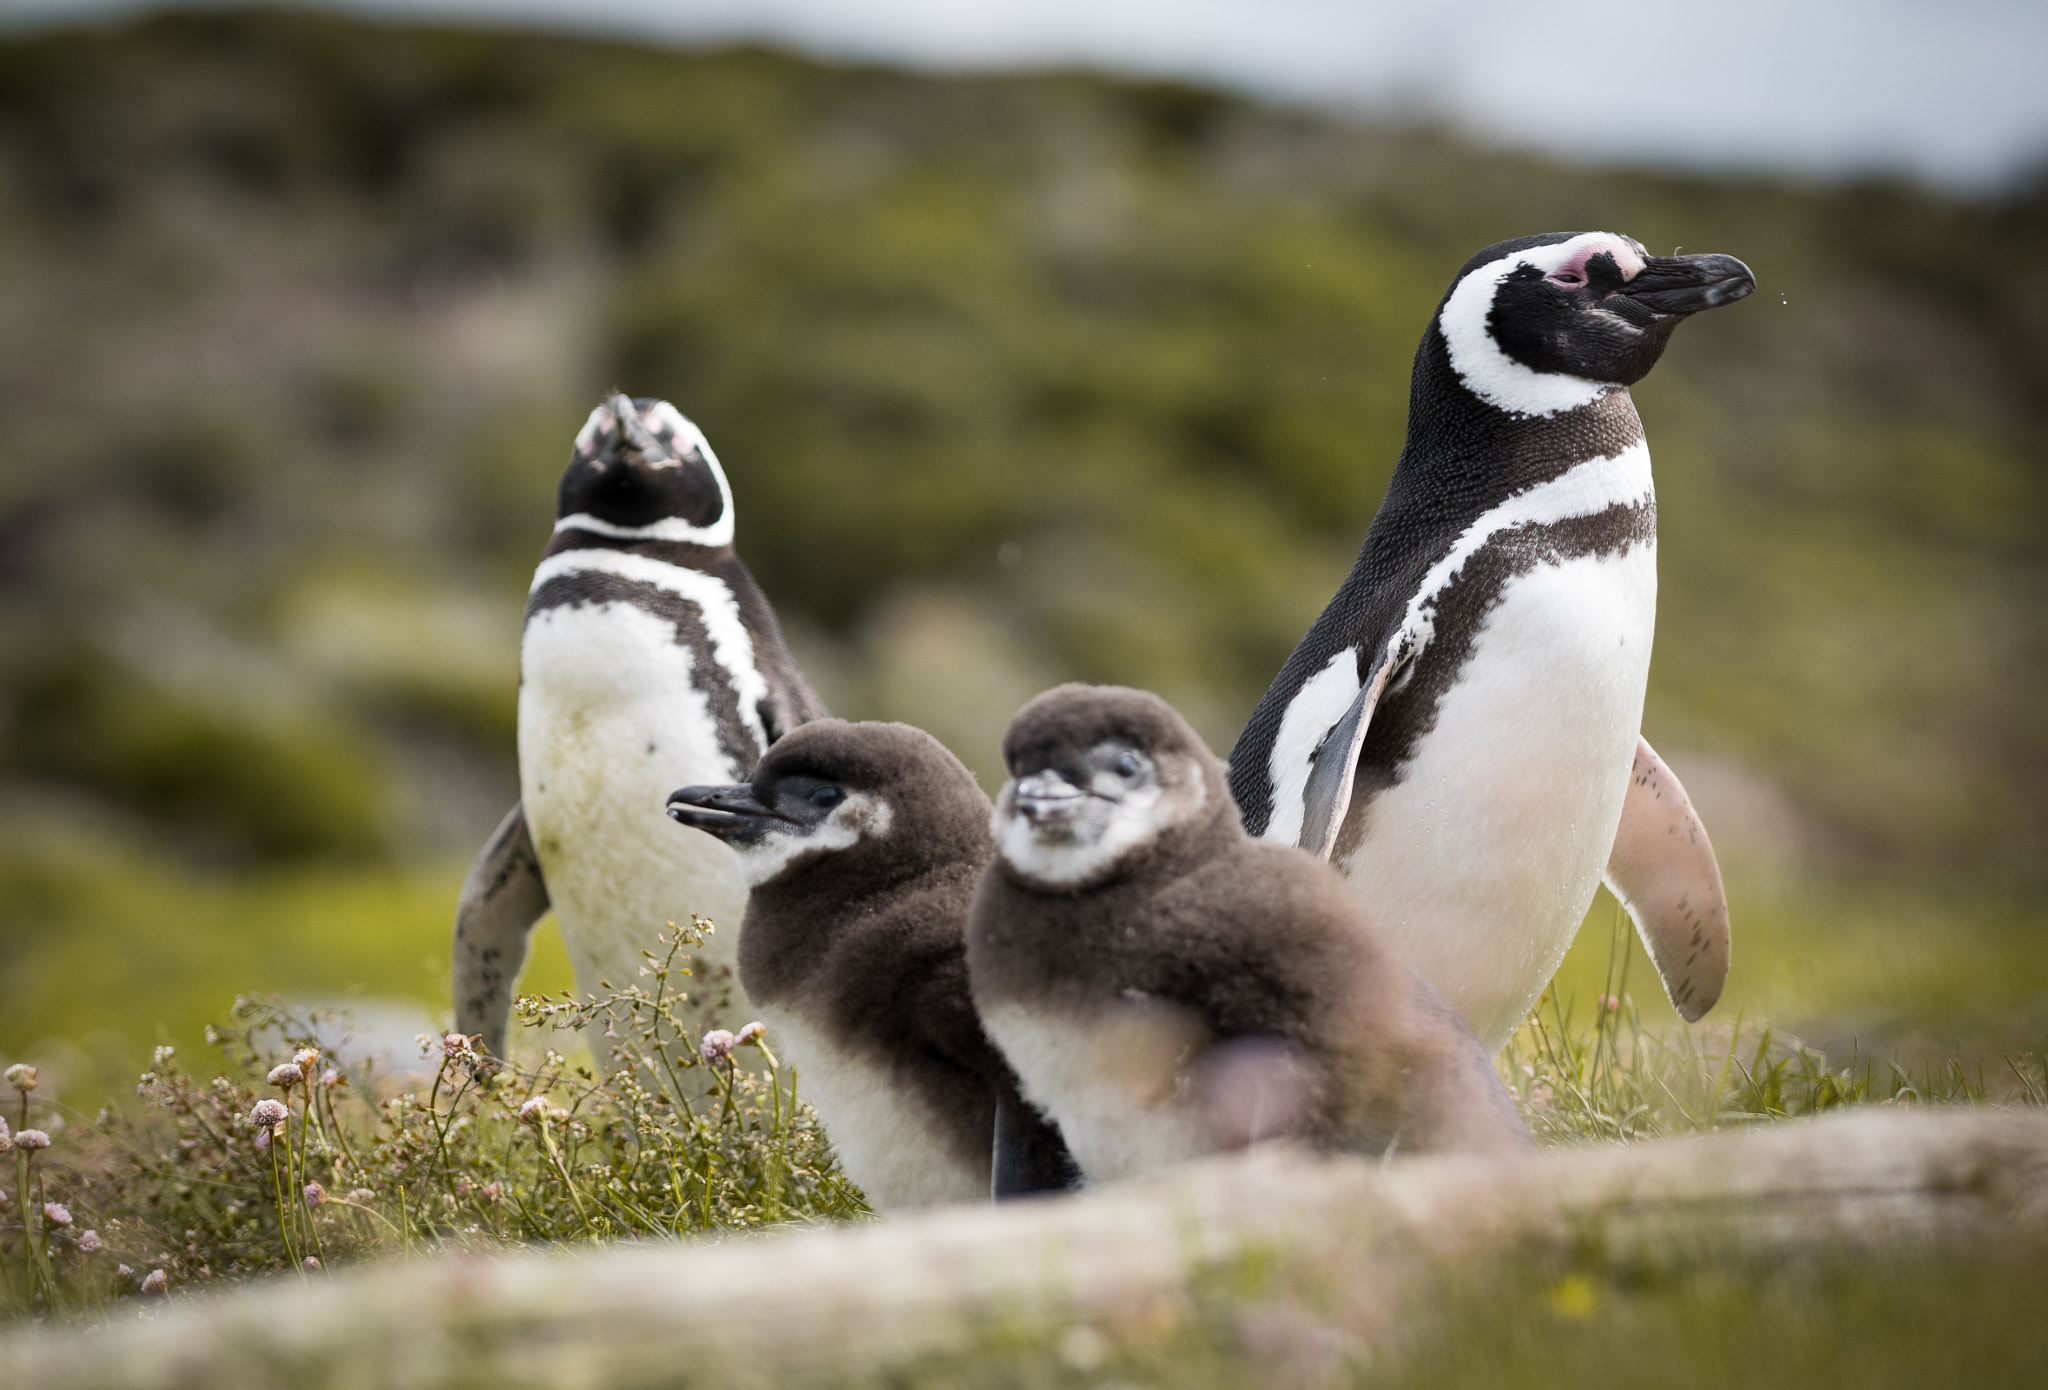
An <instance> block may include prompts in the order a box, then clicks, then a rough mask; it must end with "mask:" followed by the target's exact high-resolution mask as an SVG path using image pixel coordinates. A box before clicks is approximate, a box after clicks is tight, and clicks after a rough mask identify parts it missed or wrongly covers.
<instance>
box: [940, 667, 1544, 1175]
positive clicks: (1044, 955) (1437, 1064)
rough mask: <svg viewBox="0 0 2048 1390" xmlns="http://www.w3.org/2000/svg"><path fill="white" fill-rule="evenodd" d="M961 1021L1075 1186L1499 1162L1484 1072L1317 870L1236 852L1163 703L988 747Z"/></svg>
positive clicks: (1192, 741) (1502, 1130)
mask: <svg viewBox="0 0 2048 1390" xmlns="http://www.w3.org/2000/svg"><path fill="white" fill-rule="evenodd" d="M1003 760H1004V762H1005V763H1006V764H1007V765H1008V766H1009V769H1010V772H1011V774H1012V775H1011V780H1010V781H1009V783H1008V784H1007V785H1005V786H1004V787H1003V790H1002V794H1001V795H1000V796H999V797H998V798H997V800H996V812H995V817H994V822H995V838H996V845H997V850H998V854H999V858H998V859H997V861H996V862H995V863H994V864H993V865H991V866H990V867H989V869H988V871H987V872H986V873H985V874H983V875H982V880H981V888H980V891H979V892H978V893H977V894H976V896H975V900H974V908H973V911H972V913H971V914H970V915H969V917H968V927H967V966H968V971H969V974H970V976H971V977H972V980H973V985H974V1003H975V1007H976V1008H977V1009H979V1010H980V1012H981V1018H982V1022H983V1024H984V1025H985V1026H986V1028H987V1029H988V1033H989V1036H990V1037H992V1038H994V1039H995V1040H996V1043H997V1045H998V1046H1000V1047H1001V1048H1002V1050H1003V1055H1004V1056H1005V1057H1007V1058H1008V1059H1009V1062H1010V1065H1011V1066H1012V1067H1014V1068H1015V1069H1016V1072H1017V1075H1018V1077H1019V1078H1020V1079H1021V1080H1022V1082H1023V1087H1024V1094H1025V1096H1026V1097H1027V1098H1028V1099H1029V1100H1031V1101H1033V1102H1035V1103H1036V1104H1038V1105H1039V1106H1040V1107H1041V1108H1042V1109H1043V1110H1044V1111H1045V1113H1046V1114H1047V1115H1049V1116H1050V1117H1051V1118H1052V1119H1053V1120H1054V1121H1055V1122H1056V1123H1057V1124H1058V1125H1059V1127H1060V1130H1061V1132H1062V1134H1063V1135H1064V1136H1065V1138H1066V1143H1067V1145H1068V1147H1069V1148H1070V1149H1071V1150H1072V1151H1073V1154H1074V1157H1075V1158H1076V1159H1077V1160H1078V1161H1079V1162H1080V1165H1081V1169H1082V1171H1083V1172H1084V1173H1085V1174H1086V1175H1087V1176H1088V1178H1089V1179H1090V1180H1091V1181H1110V1180H1115V1179H1119V1178H1130V1177H1139V1176H1143V1175H1145V1174H1148V1173H1152V1172H1155V1171H1157V1170H1159V1169H1160V1168H1163V1167H1166V1166H1168V1165H1170V1164H1173V1163H1178V1162H1181V1161H1183V1160H1186V1159H1191V1158H1196V1157H1200V1156H1201V1155H1204V1154H1208V1153H1214V1152H1218V1151H1220V1150H1224V1149H1230V1148H1236V1147H1239V1146H1240V1145H1243V1144H1245V1143H1248V1142H1251V1141H1253V1140H1257V1139H1262V1138H1281V1137H1286V1138H1293V1139H1297V1140H1301V1141H1304V1142H1307V1143H1310V1144H1313V1145H1315V1146H1317V1147H1321V1148H1327V1149H1340V1150H1349V1151H1353V1152H1365V1153H1373V1154H1385V1153H1389V1152H1398V1153H1427V1152H1465V1153H1512V1152H1517V1151H1520V1150H1522V1149H1525V1148H1527V1147H1528V1145H1529V1136H1528V1131H1527V1130H1526V1129H1525V1128H1524V1127H1523V1125H1522V1122H1521V1119H1520V1118H1519V1117H1518V1116H1517V1115H1516V1114H1515V1109H1514V1105H1513V1103H1512V1102H1511V1101H1510V1100H1509V1098H1508V1095H1507V1091H1506V1089H1505V1088H1504V1087H1503V1086H1502V1085H1501V1081H1500V1077H1499V1076H1498V1075H1497V1074H1496V1073H1495V1071H1494V1069H1493V1066H1492V1063H1491V1062H1490V1061H1489V1060H1488V1059H1487V1056H1486V1054H1485V1053H1484V1052H1483V1051H1481V1049H1480V1047H1479V1044H1478V1043H1477V1041H1475V1040H1474V1038H1473V1036H1472V1033H1471V1031H1470V1030H1469V1029H1467V1028H1466V1027H1465V1024H1464V1022H1463V1020H1461V1019H1460V1018H1459V1017H1458V1015H1457V1013H1456V1012H1455V1011H1454V1010H1453V1009H1452V1008H1451V1007H1450V1006H1449V1005H1448V1004H1446V1003H1445V1002H1444V1001H1443V999H1442V997H1441V996H1439V995H1438V994H1437V992H1436V991H1435V990H1433V989H1431V988H1430V986H1429V985H1428V984H1427V983H1426V982H1425V981H1424V980H1423V979H1422V977H1421V976H1420V975H1419V974H1417V973H1416V971H1415V969H1414V968H1413V967H1412V966H1410V965H1408V964H1407V963H1406V962H1404V961H1403V960H1401V959H1400V957H1399V956H1397V955H1396V954H1395V953H1394V952H1393V951H1392V949H1391V948H1390V947H1389V946H1388V945H1387V944H1386V942H1385V941H1384V939H1383V938H1382V937H1381V935H1380V933H1379V932H1377V931H1376V930H1375V929H1374V927H1373V924H1372V921H1371V919H1370V916H1369V914H1368V913H1367V912H1366V910H1365V909H1364V908H1363V907H1362V906H1360V905H1359V903H1358V901H1357V900H1356V899H1355V898H1354V897H1353V896H1352V895H1351V893H1350V891H1349V890H1348V888H1347V887H1346V885H1345V883H1344V881H1343V879H1342V878H1341V877H1340V876H1339V875H1338V874H1337V873H1336V872H1335V871H1333V870H1332V869H1331V868H1330V866H1329V865H1328V864H1325V863H1323V862H1322V861H1320V860H1318V859H1315V858H1313V857H1312V856H1310V855H1307V854H1304V853H1302V852H1301V851H1300V850H1297V849H1293V848H1291V847H1287V846H1282V845H1275V844H1269V843H1262V842H1260V841H1258V840H1254V839H1252V838H1251V837H1250V836H1248V835H1246V834H1245V831H1244V827H1243V826H1242V824H1240V822H1239V820H1238V814H1237V808H1236V806H1234V805H1233V804H1232V803H1231V797H1230V792H1229V789H1228V784H1227V782H1226V779H1225V773H1224V768H1223V764H1222V763H1221V762H1219V761H1218V760H1217V759H1216V757H1215V756H1214V755H1213V754H1212V753H1210V751H1209V750H1208V748H1207V747H1206V746H1205V745H1204V744H1203V742H1202V739H1201V736H1200V735H1199V734H1197V733H1196V732H1195V731H1194V730H1193V729H1192V728H1190V727H1189V726H1188V724H1187V721H1186V720H1184V719H1182V718H1181V717H1180V715H1179V714H1178V713H1176V712H1175V711H1174V710H1173V708H1172V707H1171V706H1169V705H1168V704H1167V703H1166V702H1165V701H1164V700H1162V699H1160V698H1159V697H1158V696H1156V695H1152V694H1149V693H1147V692H1144V691H1139V690H1127V689H1121V688H1118V687H1113V686H1085V685H1065V686H1060V687H1059V688H1057V689H1055V690H1050V691H1047V692H1046V693H1045V694H1043V695H1040V696H1039V697H1038V698H1037V699H1035V700H1033V701H1031V703H1029V704H1027V705H1026V706H1025V707H1024V708H1023V709H1022V710H1020V711H1018V713H1017V717H1016V719H1015V720H1014V721H1013V722H1012V723H1011V725H1010V730H1009V733H1008V734H1007V735H1006V736H1005V738H1004V740H1003Z"/></svg>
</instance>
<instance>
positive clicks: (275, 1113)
mask: <svg viewBox="0 0 2048 1390" xmlns="http://www.w3.org/2000/svg"><path fill="white" fill-rule="evenodd" d="M292 1075H294V1076H297V1075H298V1070H297V1068H293V1069H292ZM291 1113H292V1112H291V1111H289V1110H287V1109H285V1108H284V1102H283V1101H281V1100H259V1101H257V1102H256V1108H255V1109H253V1110H251V1111H250V1112H249V1120H250V1123H252V1124H254V1125H256V1126H258V1127H259V1128H262V1129H268V1128H270V1127H271V1126H272V1125H281V1124H283V1123H284V1122H285V1120H286V1119H287V1118H289V1117H290V1115H291Z"/></svg>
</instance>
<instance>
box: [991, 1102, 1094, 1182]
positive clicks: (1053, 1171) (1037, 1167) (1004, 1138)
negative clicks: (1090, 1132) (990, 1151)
mask: <svg viewBox="0 0 2048 1390" xmlns="http://www.w3.org/2000/svg"><path fill="white" fill-rule="evenodd" d="M989 1177H990V1182H989V1186H990V1195H991V1196H992V1197H994V1199H995V1200H996V1201H998V1202H1002V1201H1007V1200H1009V1199H1010V1198H1012V1197H1029V1196H1032V1195H1033V1194H1035V1193H1041V1192H1069V1191H1072V1190H1073V1189H1074V1188H1077V1187H1079V1186H1080V1185H1081V1169H1080V1167H1079V1166H1078V1165H1076V1164H1075V1162H1074V1156H1073V1155H1072V1154H1070V1153H1068V1152H1067V1141H1066V1140H1065V1139H1064V1138H1063V1137H1062V1136H1061V1135H1060V1131H1059V1126H1057V1125H1055V1124H1054V1123H1053V1122H1052V1121H1051V1120H1048V1119H1046V1118H1045V1117H1044V1116H1043V1115H1041V1114H1039V1113H1038V1111H1037V1110H1036V1109H1034V1108H1033V1107H1032V1105H1031V1103H1030V1102H1028V1101H1025V1100H1022V1099H1020V1098H1018V1097H1016V1096H998V1097H997V1098H996V1134H995V1161H994V1162H993V1163H992V1164H990V1165H989Z"/></svg>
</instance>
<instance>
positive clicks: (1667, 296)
mask: <svg viewBox="0 0 2048 1390" xmlns="http://www.w3.org/2000/svg"><path fill="white" fill-rule="evenodd" d="M1755 288H1756V276H1754V275H1752V274H1751V273H1750V270H1749V267H1748V266H1746V265H1744V264H1743V263H1742V262H1741V261H1738V260H1736V259H1735V258H1734V257H1733V256H1652V257H1650V258H1649V259H1648V260H1647V261H1645V262H1644V263H1643V268H1642V271H1641V272H1640V273H1639V274H1637V276H1636V277H1635V278H1634V279H1633V280H1631V281H1629V282H1628V283H1627V284H1626V285H1624V286H1623V287H1622V288H1621V289H1620V290H1618V291H1616V293H1617V294H1618V295H1621V296H1623V297H1626V298H1627V299H1628V300H1630V301H1631V302H1632V303H1634V304H1636V305H1639V306H1641V307H1642V308H1644V309H1648V310H1649V311H1650V312H1651V313H1653V314H1661V315H1682V314H1697V313H1699V312H1700V311H1701V310H1702V309H1718V308H1720V307H1721V306H1722V305H1723V304H1733V303H1734V302H1735V301H1736V300H1738V299H1741V298H1742V297H1743V296H1745V295H1747V294H1748V293H1749V292H1750V291H1751V290H1753V289H1755Z"/></svg>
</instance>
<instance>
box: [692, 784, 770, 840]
mask: <svg viewBox="0 0 2048 1390" xmlns="http://www.w3.org/2000/svg"><path fill="white" fill-rule="evenodd" d="M668 817H669V819H670V820H672V821H674V822H676V824H678V825H687V826H689V827H690V828H691V829H692V830H702V831H704V832H705V833H706V834H709V835H715V836H717V837H718V838H719V839H721V840H724V841H725V842H727V843H728V844H732V843H736V842H737V843H744V842H746V841H749V840H753V839H757V838H758V837H759V836H760V835H761V833H762V832H763V831H765V830H766V829H767V828H768V826H769V824H770V823H771V822H774V821H780V820H782V817H781V816H778V815H776V814H775V813H774V812H773V811H771V810H769V809H768V808H767V807H766V806H763V805H762V804H761V803H760V802H758V801H756V800H755V799H754V789H753V788H752V787H751V786H749V785H747V784H746V783H744V782H741V783H738V784H736V785H734V786H725V787H684V788H683V789H682V790H681V791H676V792H670V793H669V797H668Z"/></svg>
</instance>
